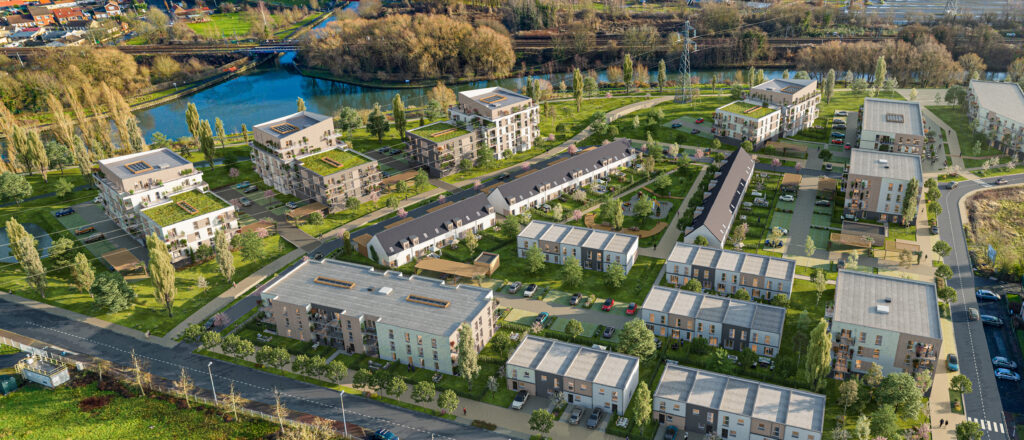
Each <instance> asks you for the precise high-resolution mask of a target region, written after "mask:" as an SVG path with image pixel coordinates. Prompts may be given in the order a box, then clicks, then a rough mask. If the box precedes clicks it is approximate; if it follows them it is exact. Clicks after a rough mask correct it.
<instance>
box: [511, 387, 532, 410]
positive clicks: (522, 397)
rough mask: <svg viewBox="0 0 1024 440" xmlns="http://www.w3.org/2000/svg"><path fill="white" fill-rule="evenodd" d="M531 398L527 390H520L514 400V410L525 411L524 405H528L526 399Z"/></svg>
mask: <svg viewBox="0 0 1024 440" xmlns="http://www.w3.org/2000/svg"><path fill="white" fill-rule="evenodd" d="M529 398H530V393H528V392H526V390H519V392H518V393H516V398H515V399H512V409H523V405H526V399H529Z"/></svg>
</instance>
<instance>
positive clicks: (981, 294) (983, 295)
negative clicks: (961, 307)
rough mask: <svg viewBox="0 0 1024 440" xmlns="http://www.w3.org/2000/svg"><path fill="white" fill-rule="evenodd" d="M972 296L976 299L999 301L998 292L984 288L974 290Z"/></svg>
mask: <svg viewBox="0 0 1024 440" xmlns="http://www.w3.org/2000/svg"><path fill="white" fill-rule="evenodd" d="M974 297H975V298H977V299H978V301H999V294H997V293H995V292H993V291H991V290H985V289H978V291H976V292H974Z"/></svg>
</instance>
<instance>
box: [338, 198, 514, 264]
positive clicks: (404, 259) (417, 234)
mask: <svg viewBox="0 0 1024 440" xmlns="http://www.w3.org/2000/svg"><path fill="white" fill-rule="evenodd" d="M494 223H495V212H494V208H493V207H492V206H491V205H490V204H489V203H488V202H487V195H486V194H477V195H475V196H472V197H469V198H466V199H464V200H461V201H458V202H454V203H451V204H448V205H442V206H441V207H439V209H436V210H434V211H432V212H428V213H426V214H424V215H421V216H418V217H415V218H414V217H406V218H404V219H402V220H399V221H397V222H395V223H392V224H390V225H388V226H387V227H386V228H385V229H383V230H381V231H380V232H378V233H376V234H374V235H373V236H372V237H369V239H368V241H367V242H366V244H365V246H364V245H362V244H360V243H359V241H360V240H359V238H356V240H355V241H356V242H357V246H360V248H359V250H360V252H361V253H363V254H364V255H366V256H367V257H369V258H370V259H371V260H374V261H376V262H378V263H380V264H383V265H386V266H391V267H397V266H401V265H404V264H406V263H410V262H412V260H413V258H421V257H424V256H426V255H428V254H431V253H433V252H435V251H437V250H439V249H441V248H443V247H445V246H448V245H450V244H452V243H457V242H458V240H459V239H460V238H462V237H463V236H464V235H465V233H466V231H473V232H475V233H480V232H481V231H483V230H484V229H489V228H490V227H492V226H494Z"/></svg>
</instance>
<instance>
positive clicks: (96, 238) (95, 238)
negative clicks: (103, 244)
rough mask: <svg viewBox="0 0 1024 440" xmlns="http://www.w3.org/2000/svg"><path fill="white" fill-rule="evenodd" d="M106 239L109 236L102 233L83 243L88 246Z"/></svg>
mask: <svg viewBox="0 0 1024 440" xmlns="http://www.w3.org/2000/svg"><path fill="white" fill-rule="evenodd" d="M104 238H107V236H105V235H103V233H102V232H100V233H99V234H92V235H90V236H88V237H86V238H85V240H82V242H83V243H86V244H89V243H95V242H97V241H100V240H103V239H104Z"/></svg>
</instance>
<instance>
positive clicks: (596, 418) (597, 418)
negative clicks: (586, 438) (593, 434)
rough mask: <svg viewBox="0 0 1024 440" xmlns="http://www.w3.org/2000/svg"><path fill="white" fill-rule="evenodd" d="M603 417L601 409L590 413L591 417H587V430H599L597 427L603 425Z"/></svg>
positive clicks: (595, 409)
mask: <svg viewBox="0 0 1024 440" xmlns="http://www.w3.org/2000/svg"><path fill="white" fill-rule="evenodd" d="M603 415H604V414H602V412H601V408H594V410H593V411H591V412H590V417H587V429H594V428H597V425H599V424H601V417H602V416H603Z"/></svg>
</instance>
